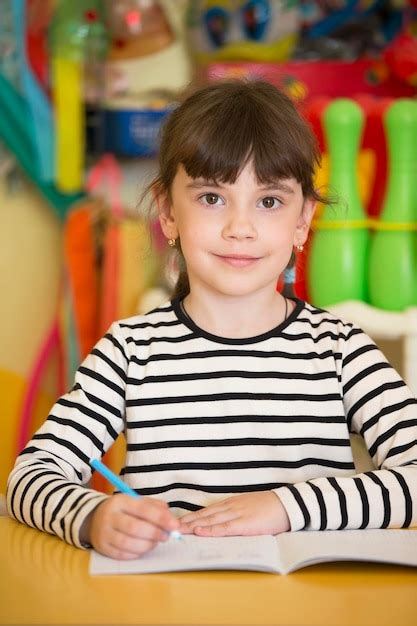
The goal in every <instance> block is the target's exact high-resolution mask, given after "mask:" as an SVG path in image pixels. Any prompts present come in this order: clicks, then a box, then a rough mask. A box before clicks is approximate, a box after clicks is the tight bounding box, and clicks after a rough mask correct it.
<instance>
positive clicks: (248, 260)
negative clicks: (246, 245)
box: [216, 254, 260, 267]
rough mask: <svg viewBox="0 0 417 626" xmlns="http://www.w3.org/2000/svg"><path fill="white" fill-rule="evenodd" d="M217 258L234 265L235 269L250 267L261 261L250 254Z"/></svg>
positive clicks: (220, 255) (218, 255) (219, 256)
mask: <svg viewBox="0 0 417 626" xmlns="http://www.w3.org/2000/svg"><path fill="white" fill-rule="evenodd" d="M216 256H217V258H218V259H220V260H221V261H223V262H224V263H227V264H228V265H232V266H233V267H248V266H250V265H254V264H255V263H256V262H257V261H259V259H260V257H256V256H250V255H248V254H227V255H226V254H225V255H222V254H216Z"/></svg>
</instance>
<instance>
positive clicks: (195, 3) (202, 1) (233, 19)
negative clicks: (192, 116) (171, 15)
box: [187, 0, 299, 64]
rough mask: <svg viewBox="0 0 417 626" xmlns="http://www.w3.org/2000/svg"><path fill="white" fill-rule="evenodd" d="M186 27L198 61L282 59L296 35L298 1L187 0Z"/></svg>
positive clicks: (290, 51) (287, 52)
mask: <svg viewBox="0 0 417 626" xmlns="http://www.w3.org/2000/svg"><path fill="white" fill-rule="evenodd" d="M187 29H188V38H189V42H190V49H191V52H192V54H193V56H194V58H195V60H196V61H197V62H198V63H203V64H205V63H208V62H212V61H231V60H242V61H243V60H248V61H285V60H287V59H288V58H289V57H290V56H291V53H292V51H293V49H294V47H295V44H296V42H297V38H298V33H299V10H298V2H295V1H294V0H246V1H238V2H236V1H233V0H217V1H214V2H213V1H210V0H191V1H190V3H189V6H188V13H187Z"/></svg>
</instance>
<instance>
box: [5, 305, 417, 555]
mask: <svg viewBox="0 0 417 626" xmlns="http://www.w3.org/2000/svg"><path fill="white" fill-rule="evenodd" d="M416 404H417V402H416V400H415V399H414V397H413V396H412V394H411V392H410V390H409V389H408V388H407V386H406V385H405V383H404V382H403V380H402V379H401V378H400V377H399V375H398V374H397V373H396V371H395V370H394V369H393V368H392V367H391V366H390V365H389V363H388V362H387V361H386V359H385V357H384V356H383V355H382V353H381V352H380V351H379V350H378V348H377V347H376V345H375V344H374V343H373V342H372V340H371V339H370V338H369V337H368V336H367V335H366V334H365V333H364V332H363V331H362V330H361V329H360V328H358V327H356V326H354V325H353V324H350V323H346V322H343V321H341V320H339V319H337V318H336V317H334V316H333V315H331V314H330V313H328V312H327V311H323V310H320V309H317V308H315V307H313V306H311V305H309V304H307V303H304V302H302V301H300V300H296V306H295V309H294V311H293V312H292V313H291V314H290V316H289V317H288V319H287V320H286V321H285V322H283V323H282V324H280V325H279V326H278V327H276V328H274V329H273V330H272V331H270V332H268V333H264V334H262V335H259V336H257V337H252V338H245V339H226V338H222V337H217V336H215V335H212V334H210V333H207V332H205V331H204V330H202V329H200V328H199V327H198V326H196V325H195V324H194V323H193V322H192V321H191V320H190V319H189V318H187V317H186V316H185V315H184V313H183V312H182V309H181V307H180V304H179V302H178V301H177V300H173V301H172V302H168V303H166V304H164V305H162V306H160V307H159V308H157V309H155V310H154V311H151V312H150V313H148V314H146V315H144V316H136V317H133V318H129V319H126V320H122V321H120V322H117V323H114V324H113V325H112V326H111V328H110V329H109V332H108V333H107V334H106V335H105V336H104V337H103V338H102V339H101V340H100V341H99V342H98V343H97V345H96V347H95V348H94V349H93V350H92V352H91V354H90V355H89V356H88V357H87V358H86V359H85V361H84V362H83V363H82V365H81V366H80V367H79V369H78V372H77V374H76V378H75V384H74V386H73V388H72V390H71V391H70V392H69V393H67V394H66V395H64V396H62V397H61V398H60V399H59V400H58V401H57V403H56V404H55V405H54V406H53V408H52V410H51V413H50V415H49V417H48V419H47V420H46V422H45V423H44V425H43V426H42V427H41V428H40V429H39V430H38V432H37V433H36V434H35V435H34V436H33V438H32V440H31V441H30V442H29V443H28V444H27V446H26V448H25V449H24V450H23V451H22V453H21V454H20V456H19V457H18V459H17V461H16V465H15V467H14V469H13V471H12V472H11V475H10V477H9V482H8V490H7V502H8V509H9V512H10V514H11V515H13V516H14V517H15V518H16V519H18V520H19V521H21V522H24V523H26V524H29V525H30V526H34V527H36V528H39V529H41V530H44V531H46V532H49V533H54V534H56V535H58V536H59V537H61V538H63V539H64V540H66V541H68V542H69V543H72V544H74V545H76V546H79V547H81V545H82V544H81V542H80V537H79V530H80V527H81V525H82V522H83V521H84V519H85V517H86V516H87V515H88V513H89V512H90V511H91V510H92V509H93V508H94V507H95V506H96V505H97V504H98V503H99V502H100V501H101V500H103V499H104V498H106V497H109V496H107V495H105V494H102V493H99V492H97V491H94V490H92V489H90V488H88V483H89V481H90V478H91V469H90V466H89V460H90V459H92V458H100V457H101V456H102V455H103V454H104V453H105V451H106V450H107V449H108V448H109V447H110V446H111V445H112V443H113V442H114V440H115V439H116V437H117V436H118V435H119V434H120V433H122V432H123V433H124V435H125V437H126V441H127V455H126V460H125V465H124V467H123V469H122V475H123V477H124V480H125V481H126V482H127V483H128V484H129V485H130V486H131V487H132V488H133V489H135V490H137V491H138V492H140V493H141V494H145V495H150V496H155V497H157V498H161V499H163V500H165V501H166V502H168V503H169V505H170V507H172V509H173V511H174V512H175V513H176V514H177V515H181V514H183V513H184V512H186V511H193V510H197V509H199V508H201V507H204V506H207V505H208V504H210V503H212V502H215V501H218V500H220V499H224V498H226V497H228V496H231V495H233V494H239V493H243V492H250V491H259V490H268V489H269V490H274V491H275V492H276V493H277V495H278V496H279V498H280V499H281V501H282V503H283V505H284V507H285V509H286V511H287V513H288V516H289V519H290V524H291V530H293V531H296V530H300V529H304V528H306V529H315V530H321V529H343V528H349V529H353V528H380V527H382V528H384V527H405V526H410V525H416V524H417V406H416ZM351 432H352V433H359V434H360V435H362V436H363V438H364V440H365V442H366V446H367V448H368V450H369V453H370V456H371V458H372V460H373V463H374V467H375V470H374V471H369V472H366V473H361V474H356V473H355V466H354V462H353V457H352V450H351V447H350V438H349V433H351Z"/></svg>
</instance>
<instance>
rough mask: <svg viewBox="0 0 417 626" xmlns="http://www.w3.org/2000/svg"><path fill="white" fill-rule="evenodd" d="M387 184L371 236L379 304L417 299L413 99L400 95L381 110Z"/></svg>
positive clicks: (372, 290)
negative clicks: (386, 155) (382, 114)
mask: <svg viewBox="0 0 417 626" xmlns="http://www.w3.org/2000/svg"><path fill="white" fill-rule="evenodd" d="M384 127H385V132H386V134H387V143H388V159H389V161H388V176H389V178H388V186H387V191H386V195H385V198H384V203H383V206H382V213H381V217H380V219H379V227H378V223H377V224H376V230H375V233H374V234H373V237H372V240H371V250H370V260H369V295H370V301H371V303H372V304H373V305H374V306H376V307H379V308H381V309H388V310H390V311H402V310H404V309H405V308H407V307H409V306H413V305H416V304H417V297H416V296H417V266H416V263H417V235H416V232H415V230H413V228H415V226H416V220H417V193H416V178H417V102H416V101H414V100H409V99H405V98H404V99H401V100H397V101H396V102H394V103H393V104H392V105H391V106H390V107H389V108H388V110H387V111H386V113H385V116H384Z"/></svg>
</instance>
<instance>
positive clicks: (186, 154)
mask: <svg viewBox="0 0 417 626" xmlns="http://www.w3.org/2000/svg"><path fill="white" fill-rule="evenodd" d="M250 160H253V163H254V168H255V173H256V176H257V178H258V182H259V183H261V184H269V183H274V182H277V181H278V180H281V179H284V178H294V179H295V180H296V181H297V182H298V183H300V185H301V188H302V191H303V195H304V197H305V198H311V199H314V200H317V201H319V202H326V199H325V198H323V197H322V196H321V195H320V194H319V193H318V192H317V190H316V189H315V188H314V174H315V169H316V166H317V165H318V164H319V163H320V152H319V149H318V146H317V143H316V140H315V137H314V135H313V133H312V131H311V129H310V127H309V125H308V124H307V122H306V121H305V120H304V119H303V118H302V117H301V115H300V114H299V112H298V111H297V109H296V107H295V105H294V103H293V102H292V101H291V100H290V98H288V97H287V96H286V95H285V94H284V93H282V92H281V91H279V90H278V89H277V88H276V87H274V86H273V85H271V84H270V83H267V82H264V81H261V80H225V81H217V82H214V83H211V84H208V85H204V86H203V87H199V88H196V89H194V90H191V91H190V90H188V91H187V92H185V98H184V99H183V101H182V102H181V103H180V104H179V106H178V107H177V108H176V109H175V110H174V111H173V112H172V113H171V115H170V116H169V118H168V120H167V122H166V123H165V125H164V128H163V131H162V135H161V143H160V150H159V174H158V176H157V177H156V178H155V179H154V180H153V181H152V182H151V184H150V185H149V186H148V188H147V190H148V191H152V192H153V194H154V195H159V194H161V193H165V194H168V195H169V194H170V191H171V188H172V183H173V180H174V177H175V175H176V173H177V170H178V166H179V165H180V164H181V165H182V166H183V167H184V169H185V171H186V172H187V174H188V176H190V177H191V178H200V177H201V178H204V179H206V180H209V181H213V182H216V183H229V184H233V183H234V182H235V181H236V179H237V177H238V176H239V173H240V172H241V170H242V169H243V168H244V167H245V165H246V163H247V162H248V161H250ZM177 249H178V252H179V254H180V264H179V266H180V275H179V279H178V282H177V285H176V286H175V289H174V293H173V297H184V296H185V295H187V294H188V293H189V283H188V276H187V271H186V267H185V262H184V258H183V256H182V252H181V246H180V244H178V245H177ZM291 262H292V263H294V259H293V258H292V261H290V264H291ZM287 292H288V289H287Z"/></svg>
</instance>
